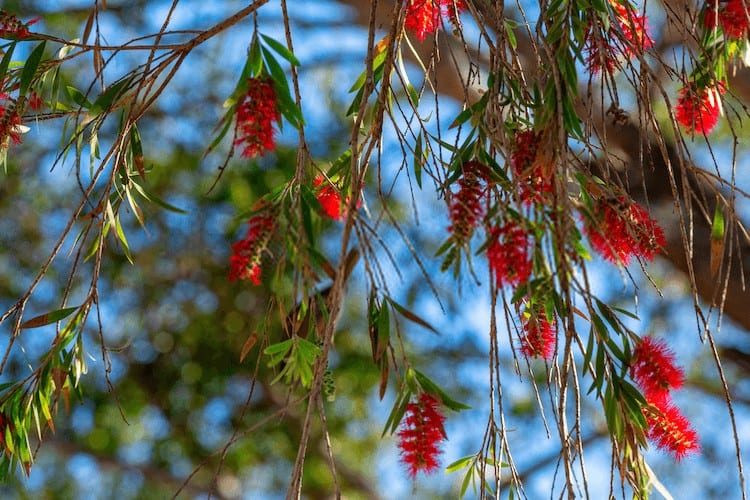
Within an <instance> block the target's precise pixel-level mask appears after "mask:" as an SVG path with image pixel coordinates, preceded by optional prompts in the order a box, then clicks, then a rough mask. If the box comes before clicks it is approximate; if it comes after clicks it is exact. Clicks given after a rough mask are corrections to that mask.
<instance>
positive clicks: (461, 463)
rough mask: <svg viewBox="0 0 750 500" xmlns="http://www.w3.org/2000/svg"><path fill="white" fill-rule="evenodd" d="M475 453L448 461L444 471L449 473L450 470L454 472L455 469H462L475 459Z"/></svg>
mask: <svg viewBox="0 0 750 500" xmlns="http://www.w3.org/2000/svg"><path fill="white" fill-rule="evenodd" d="M475 458H476V455H468V456H465V457H463V458H459V459H458V460H456V461H455V462H452V463H450V464H449V465H448V466H447V467H446V468H445V473H446V474H450V473H451V472H456V471H457V470H461V469H464V468H466V467H468V466H470V465H471V463H472V462H473V461H474V460H475Z"/></svg>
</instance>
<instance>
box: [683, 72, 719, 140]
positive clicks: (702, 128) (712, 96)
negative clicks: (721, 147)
mask: <svg viewBox="0 0 750 500" xmlns="http://www.w3.org/2000/svg"><path fill="white" fill-rule="evenodd" d="M724 92H725V87H724V84H723V83H719V84H718V85H717V86H715V87H703V88H699V87H698V86H696V85H695V84H691V85H689V86H687V87H683V88H682V90H680V97H679V98H678V99H677V106H675V118H677V121H678V122H679V123H680V125H682V126H683V127H685V130H687V131H688V132H690V133H691V134H693V133H695V132H697V133H699V134H705V135H708V134H710V133H711V131H712V130H713V129H714V127H715V126H716V124H717V123H718V122H719V116H720V115H721V114H722V108H721V95H722V94H723V93H724Z"/></svg>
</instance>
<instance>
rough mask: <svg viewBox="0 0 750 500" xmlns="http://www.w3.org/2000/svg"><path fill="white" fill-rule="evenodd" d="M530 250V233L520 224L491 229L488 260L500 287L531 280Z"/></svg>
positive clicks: (517, 284) (515, 285) (509, 224)
mask: <svg viewBox="0 0 750 500" xmlns="http://www.w3.org/2000/svg"><path fill="white" fill-rule="evenodd" d="M530 250H531V245H530V243H529V234H528V233H527V232H526V230H525V229H524V228H523V227H521V226H519V225H516V224H514V223H508V224H506V225H505V226H503V227H496V228H493V229H492V230H491V231H490V243H489V245H488V246H487V260H488V261H489V265H490V271H491V272H492V274H493V275H494V276H495V280H496V281H497V286H498V287H501V286H503V285H505V284H508V285H511V286H514V287H517V286H519V285H521V284H524V283H526V282H527V281H528V280H529V277H530V276H531V268H532V263H531V257H530V255H529V254H530Z"/></svg>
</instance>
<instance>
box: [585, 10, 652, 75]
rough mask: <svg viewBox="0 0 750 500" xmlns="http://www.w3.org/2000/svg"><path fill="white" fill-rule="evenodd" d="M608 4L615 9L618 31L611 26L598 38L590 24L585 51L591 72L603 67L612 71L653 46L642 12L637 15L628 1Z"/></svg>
mask: <svg viewBox="0 0 750 500" xmlns="http://www.w3.org/2000/svg"><path fill="white" fill-rule="evenodd" d="M610 4H611V5H612V9H613V10H614V12H615V22H617V24H618V26H619V30H618V29H617V28H615V27H610V29H609V30H608V31H607V32H606V33H604V35H603V36H600V37H597V36H595V35H594V29H595V27H594V26H591V27H590V28H589V31H588V33H587V34H586V42H585V47H584V50H585V52H587V54H588V55H587V56H586V61H585V62H586V67H587V68H588V69H589V71H590V72H591V73H593V74H597V73H599V72H601V71H602V70H604V71H606V72H607V73H609V74H612V73H614V72H615V71H616V70H617V69H619V68H620V65H621V64H622V62H624V61H629V60H631V59H633V58H634V57H635V56H636V55H638V54H641V53H643V51H644V50H646V49H648V48H650V47H653V45H654V41H653V39H652V38H651V37H650V36H649V34H648V21H647V19H646V16H645V15H640V14H638V12H637V11H636V10H635V8H634V7H633V6H632V5H631V4H629V3H625V4H621V3H617V2H615V1H612V2H610ZM621 33H622V34H621ZM623 35H624V37H623Z"/></svg>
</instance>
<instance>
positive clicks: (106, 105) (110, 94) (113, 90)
mask: <svg viewBox="0 0 750 500" xmlns="http://www.w3.org/2000/svg"><path fill="white" fill-rule="evenodd" d="M132 81H133V77H132V76H131V77H129V78H123V79H122V80H120V81H118V82H115V83H113V84H112V85H110V86H109V87H107V89H106V90H105V91H104V92H102V93H101V94H100V95H99V97H97V98H96V100H95V101H94V103H93V104H92V105H91V114H92V115H93V116H96V115H98V114H101V113H103V112H106V111H109V109H110V107H111V106H112V104H113V103H114V102H115V101H116V100H117V99H119V98H120V97H122V96H123V95H124V94H125V93H126V92H127V91H128V87H129V86H130V83H131V82H132Z"/></svg>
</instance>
